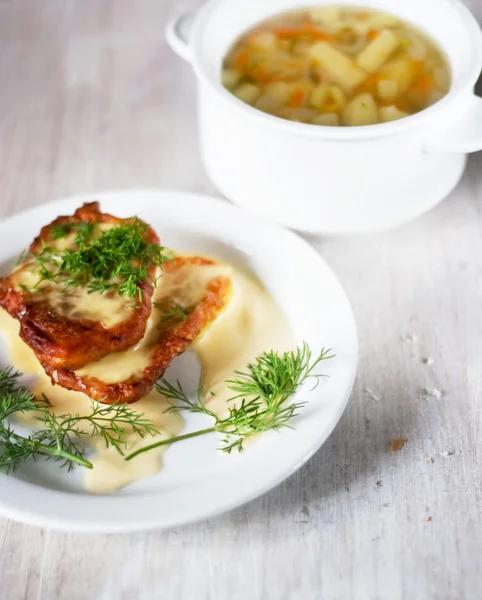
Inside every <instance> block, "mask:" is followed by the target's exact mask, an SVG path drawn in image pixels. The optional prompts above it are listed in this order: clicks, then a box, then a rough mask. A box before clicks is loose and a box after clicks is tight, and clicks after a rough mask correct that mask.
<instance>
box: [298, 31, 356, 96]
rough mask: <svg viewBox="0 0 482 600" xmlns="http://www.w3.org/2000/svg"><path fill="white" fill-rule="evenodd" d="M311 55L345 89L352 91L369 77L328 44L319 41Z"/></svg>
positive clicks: (312, 48) (312, 49) (313, 47)
mask: <svg viewBox="0 0 482 600" xmlns="http://www.w3.org/2000/svg"><path fill="white" fill-rule="evenodd" d="M310 55H311V57H312V58H313V59H315V61H317V62H318V63H319V64H320V66H321V67H322V69H323V70H324V71H325V72H327V73H329V74H330V75H331V77H332V78H333V79H334V80H335V81H336V82H337V83H338V84H340V85H341V86H342V87H343V88H345V89H348V90H350V89H352V88H354V87H356V86H357V85H360V83H362V81H363V80H364V79H365V78H366V77H367V73H366V71H364V70H363V69H361V68H360V67H357V65H356V64H355V63H354V62H352V61H351V60H350V59H349V58H348V57H347V56H345V55H344V54H343V53H342V52H340V51H338V50H336V49H335V48H333V46H331V45H330V44H329V43H328V42H325V41H319V42H316V43H315V44H313V46H312V47H311V50H310Z"/></svg>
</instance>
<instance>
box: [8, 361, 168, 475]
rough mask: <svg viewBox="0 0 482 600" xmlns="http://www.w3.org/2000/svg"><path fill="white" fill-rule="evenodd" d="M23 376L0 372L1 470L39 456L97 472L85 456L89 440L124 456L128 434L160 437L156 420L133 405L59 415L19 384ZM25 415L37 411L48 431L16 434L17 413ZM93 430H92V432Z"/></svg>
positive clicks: (13, 467) (43, 427)
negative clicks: (97, 440)
mask: <svg viewBox="0 0 482 600" xmlns="http://www.w3.org/2000/svg"><path fill="white" fill-rule="evenodd" d="M20 376H21V375H20V373H18V372H17V371H15V370H14V369H12V368H11V367H8V368H6V369H3V370H0V467H4V468H5V469H6V470H7V472H8V471H15V470H16V469H18V467H20V466H21V465H22V464H24V463H25V462H26V461H27V460H28V459H31V458H32V459H34V460H35V459H36V458H38V457H39V456H44V457H45V458H46V459H47V460H48V459H53V460H55V461H59V462H60V463H61V466H67V468H68V469H69V470H70V469H71V468H72V467H73V465H74V464H78V465H81V466H83V467H87V468H88V469H92V468H93V465H92V463H91V462H90V461H88V460H87V459H86V458H85V447H84V440H85V438H87V437H89V436H92V435H96V436H101V437H102V438H103V439H104V442H105V445H106V447H114V448H116V450H118V451H119V452H120V453H121V454H123V451H124V450H125V449H126V447H127V432H128V431H133V432H134V433H136V434H137V435H139V436H140V437H144V436H145V435H151V436H153V435H155V434H158V433H159V430H158V429H157V428H156V427H154V425H153V424H152V423H151V422H150V421H148V420H147V419H145V418H144V416H143V415H142V414H139V413H135V412H133V411H132V410H131V409H130V408H129V407H128V406H127V405H113V406H105V405H100V404H96V403H94V402H92V412H91V413H90V414H88V415H85V416H80V415H69V414H66V415H60V416H57V415H54V414H53V413H52V412H51V411H50V410H49V402H48V399H47V398H45V397H44V398H42V399H40V400H39V399H36V398H35V397H34V396H33V395H32V393H31V392H30V391H29V390H28V389H27V388H25V387H23V386H21V385H19V381H18V380H19V377H20ZM25 412H31V413H35V414H34V417H35V419H36V420H37V421H38V422H39V423H41V424H42V429H40V430H38V431H34V432H33V433H31V434H30V435H28V436H22V435H19V434H18V433H16V432H15V431H14V430H13V429H12V427H11V424H10V422H9V419H10V418H11V417H14V416H15V414H18V413H25ZM87 426H89V428H90V430H89V431H86V427H87Z"/></svg>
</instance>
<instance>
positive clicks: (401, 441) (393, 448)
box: [388, 437, 407, 452]
mask: <svg viewBox="0 0 482 600" xmlns="http://www.w3.org/2000/svg"><path fill="white" fill-rule="evenodd" d="M406 443H407V438H404V437H396V438H393V440H392V441H391V442H390V443H389V444H388V452H398V451H399V450H401V449H402V448H403V447H404V446H405V444H406Z"/></svg>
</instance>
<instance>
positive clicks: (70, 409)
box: [0, 266, 293, 493]
mask: <svg viewBox="0 0 482 600" xmlns="http://www.w3.org/2000/svg"><path fill="white" fill-rule="evenodd" d="M185 268H186V272H182V270H179V271H178V272H177V275H176V277H175V278H174V277H173V278H172V281H168V280H167V278H166V280H164V282H163V283H160V285H159V288H158V291H157V292H156V298H157V300H156V301H157V302H159V301H161V300H162V299H163V298H164V299H165V298H166V297H168V298H169V300H171V299H172V300H174V301H175V302H176V303H178V304H179V305H180V306H183V307H184V308H187V307H188V306H189V305H192V304H194V303H196V301H199V300H200V298H201V297H202V295H203V293H204V291H203V290H205V286H206V284H207V281H208V280H209V279H210V278H211V277H213V276H215V275H217V274H223V275H225V274H227V273H230V272H231V277H232V281H233V295H232V298H231V300H230V302H229V304H228V306H227V307H226V309H225V310H224V311H223V312H222V313H221V314H220V315H219V316H218V318H217V319H216V321H215V322H214V323H213V324H212V325H211V326H210V327H208V328H207V329H206V331H205V332H204V333H203V334H202V336H201V337H200V338H199V339H198V340H197V341H196V342H195V343H194V344H192V345H191V348H190V349H191V350H192V351H193V352H195V353H196V354H197V356H198V358H199V360H200V362H201V365H202V368H203V386H204V389H205V390H207V393H206V401H207V402H208V403H209V407H210V409H211V410H213V412H215V413H216V414H217V415H218V416H220V417H222V416H224V415H225V414H226V413H227V412H228V411H227V402H226V401H227V400H228V399H229V398H230V397H231V396H232V392H231V391H230V390H229V389H228V387H227V385H226V384H225V380H226V379H231V378H233V377H234V371H235V370H244V369H245V367H246V365H247V364H248V363H249V362H250V361H252V360H253V359H254V358H255V357H256V356H257V355H259V354H260V353H261V352H263V351H266V350H271V349H273V350H278V351H283V350H287V349H289V348H292V347H293V336H292V332H291V330H290V327H289V325H288V323H287V321H286V318H285V316H284V314H283V313H282V311H281V309H280V308H279V307H278V305H277V304H276V302H275V301H274V299H273V298H272V297H271V296H270V294H269V293H268V292H267V291H266V290H265V289H264V288H263V287H262V285H261V284H260V283H259V282H258V281H257V280H255V279H254V278H253V277H251V276H249V275H247V274H246V273H244V272H242V271H239V270H236V269H235V270H231V268H230V267H228V266H215V267H209V268H208V267H206V266H204V267H198V268H195V267H192V266H186V267H185ZM191 271H192V272H191ZM154 310H157V309H154ZM157 316H159V315H157ZM155 318H156V315H155V314H153V319H155ZM0 331H1V332H2V333H3V334H4V336H5V338H6V341H7V344H8V349H9V353H10V357H11V362H12V364H13V365H14V366H15V367H16V368H17V369H18V370H20V371H22V372H24V373H34V374H35V375H37V376H38V377H39V381H38V385H37V387H36V389H35V390H34V393H35V394H36V395H37V394H41V393H44V394H45V395H46V396H47V397H48V398H49V400H50V402H51V405H52V410H53V411H54V412H55V413H56V414H58V415H61V414H65V413H75V414H81V415H82V414H87V413H88V412H90V410H91V406H92V401H91V400H90V399H89V398H88V397H87V396H86V395H85V394H82V393H80V392H72V391H68V390H65V389H63V388H61V387H59V386H55V385H52V383H51V382H50V380H49V379H48V378H47V376H46V375H45V373H44V372H43V370H42V368H41V366H40V364H39V363H38V361H37V358H36V357H35V354H34V353H33V351H32V350H31V349H30V348H29V347H28V346H27V345H26V344H25V343H24V342H23V341H22V340H21V338H20V337H19V335H18V332H19V324H18V322H17V321H16V320H14V319H13V318H12V317H10V316H9V315H8V314H7V313H6V312H5V311H1V310H0ZM149 335H150V333H149V331H148V332H147V334H146V337H149ZM140 347H142V342H141V343H140V344H139V347H138V348H137V352H138V355H139V356H137V354H136V349H132V350H129V351H127V352H125V353H117V354H125V355H127V356H128V357H129V359H127V358H126V359H125V360H126V362H125V363H123V364H122V366H119V367H117V366H116V367H114V366H113V365H112V364H110V366H109V364H108V363H107V362H104V365H103V367H102V369H101V371H102V379H103V380H104V381H107V379H106V378H107V377H110V378H117V379H116V380H119V377H121V371H122V377H124V376H125V374H126V373H129V372H132V369H131V370H130V371H129V368H128V363H133V362H135V361H140V362H138V363H137V366H135V367H134V369H138V368H139V365H140V364H143V361H145V356H144V355H143V351H139V349H140ZM104 360H105V359H101V361H98V362H99V363H100V362H102V361H104ZM120 362H121V361H119V364H120ZM89 368H93V367H92V365H90V367H89ZM95 368H97V367H95ZM109 369H111V370H112V371H113V372H112V373H109V372H108V370H109ZM93 372H94V371H90V374H92V373H93ZM99 375H100V373H99ZM210 392H213V393H214V396H213V395H212V394H211V393H210ZM166 407H167V401H166V399H165V398H163V397H162V396H161V395H159V394H158V393H157V392H155V391H153V392H151V393H150V394H149V395H148V396H147V397H146V398H144V399H143V400H140V401H139V402H137V403H135V404H134V405H132V406H131V408H132V409H133V410H135V411H136V412H139V413H143V414H144V416H145V417H146V418H147V419H149V420H150V421H152V422H153V424H154V425H155V426H156V427H157V428H158V429H159V430H160V431H161V436H156V439H157V438H159V439H161V438H162V439H165V438H170V437H173V436H175V435H177V434H179V432H180V431H181V429H182V427H183V422H182V419H181V418H180V417H179V416H178V415H176V414H165V413H164V410H165V408H166ZM88 441H89V442H90V444H91V445H92V447H93V448H94V449H95V450H96V455H95V457H94V458H93V459H90V460H91V461H92V463H93V464H94V469H93V470H88V469H85V471H84V472H85V475H84V481H85V487H86V489H87V490H88V491H89V492H91V493H108V492H113V491H115V490H118V489H120V488H122V487H124V486H125V485H128V484H129V483H132V482H133V481H136V480H139V479H142V478H145V477H149V476H151V475H153V474H155V473H157V472H158V471H159V470H160V469H161V468H162V459H161V457H162V454H163V452H164V451H165V450H166V449H167V448H168V447H169V446H161V447H160V448H157V449H155V450H151V451H149V452H146V453H144V454H140V455H139V456H137V457H136V458H135V459H134V460H132V461H129V462H126V461H124V459H123V457H122V456H121V455H120V454H119V453H118V452H117V451H116V450H115V449H112V448H110V449H106V448H105V444H104V442H103V440H102V438H99V437H95V436H94V437H92V438H88ZM153 441H155V440H153V438H152V437H151V436H148V437H145V438H144V439H141V438H139V437H138V436H137V435H135V434H132V435H128V450H127V452H132V451H135V450H136V449H137V448H140V447H141V446H143V445H148V444H151V443H152V442H153Z"/></svg>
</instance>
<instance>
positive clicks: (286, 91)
mask: <svg viewBox="0 0 482 600" xmlns="http://www.w3.org/2000/svg"><path fill="white" fill-rule="evenodd" d="M221 79H222V84H223V85H224V86H225V87H226V88H227V89H228V90H229V91H231V92H232V93H233V94H234V95H235V96H237V97H238V98H239V99H240V100H242V101H243V102H245V103H247V104H250V105H252V106H253V107H255V108H257V109H259V110H261V111H263V112H266V113H268V114H271V115H274V116H277V117H281V118H284V119H289V120H291V121H299V122H302V123H311V124H314V125H325V126H338V125H340V126H343V125H344V126H361V125H373V124H377V123H384V122H388V121H394V120H397V119H400V118H403V117H406V116H409V115H412V114H415V113H417V112H419V111H421V110H423V109H425V108H427V107H428V106H430V105H431V104H433V103H435V102H437V101H438V100H439V99H440V98H442V97H443V96H445V95H446V94H447V92H448V90H449V87H450V69H449V66H448V63H447V60H446V59H445V57H444V56H443V54H442V51H441V50H440V49H439V48H438V46H437V44H436V43H435V42H434V41H433V40H432V39H430V38H429V37H428V36H427V35H426V34H425V33H423V32H422V31H420V30H419V29H417V28H416V27H414V26H413V25H411V24H409V23H407V22H405V21H403V20H401V19H399V18H397V17H395V16H393V15H390V14H385V13H379V12H376V11H374V10H370V9H360V8H359V7H357V8H353V7H337V6H327V7H319V8H307V9H302V10H295V11H290V12H285V13H281V14H279V15H276V16H274V17H272V18H269V19H266V20H265V21H263V22H261V23H259V24H258V25H257V26H255V27H254V28H252V29H250V30H249V31H247V32H246V33H245V34H243V35H242V36H241V37H240V38H239V39H238V40H237V41H236V43H235V44H234V45H233V47H232V48H231V49H230V50H229V52H228V53H227V55H226V58H225V60H224V63H223V69H222V76H221Z"/></svg>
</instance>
